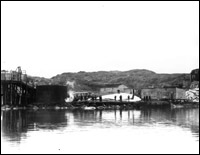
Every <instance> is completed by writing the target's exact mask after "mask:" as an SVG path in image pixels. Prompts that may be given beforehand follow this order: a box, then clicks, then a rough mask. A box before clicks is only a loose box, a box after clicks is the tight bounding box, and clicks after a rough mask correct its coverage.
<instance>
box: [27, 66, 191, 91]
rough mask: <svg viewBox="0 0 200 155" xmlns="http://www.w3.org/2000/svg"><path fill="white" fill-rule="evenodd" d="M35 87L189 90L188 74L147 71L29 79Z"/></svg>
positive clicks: (96, 89)
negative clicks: (111, 86) (114, 85)
mask: <svg viewBox="0 0 200 155" xmlns="http://www.w3.org/2000/svg"><path fill="white" fill-rule="evenodd" d="M31 80H32V81H33V82H34V83H36V84H37V85H46V84H56V85H67V84H69V87H71V89H73V90H75V91H94V92H96V91H99V89H100V88H101V87H104V86H105V85H106V84H108V83H109V84H110V83H111V84H114V83H120V84H124V85H126V86H128V87H130V88H134V89H142V88H147V87H149V86H154V87H167V86H178V87H182V86H183V87H184V88H189V85H190V74H184V73H183V74H157V73H155V72H153V71H149V70H145V69H143V70H139V69H135V70H130V71H98V72H84V71H81V72H78V73H71V72H67V73H62V74H59V75H56V76H54V77H52V78H50V79H47V78H41V77H31Z"/></svg>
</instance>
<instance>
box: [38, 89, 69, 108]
mask: <svg viewBox="0 0 200 155" xmlns="http://www.w3.org/2000/svg"><path fill="white" fill-rule="evenodd" d="M66 97H67V87H66V86H59V85H42V86H37V88H36V103H37V104H45V105H54V104H62V103H64V102H65V98H66Z"/></svg>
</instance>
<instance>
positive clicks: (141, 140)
mask: <svg viewBox="0 0 200 155" xmlns="http://www.w3.org/2000/svg"><path fill="white" fill-rule="evenodd" d="M1 153H82V154H83V153H133V154H134V153H181V154H183V153H186V154H187V153H199V109H198V108H196V109H184V108H183V109H170V108H165V109H160V108H159V109H142V110H129V111H128V110H122V111H121V110H116V111H115V110H110V111H109V110H103V111H97V110H37V111H34V110H13V111H1Z"/></svg>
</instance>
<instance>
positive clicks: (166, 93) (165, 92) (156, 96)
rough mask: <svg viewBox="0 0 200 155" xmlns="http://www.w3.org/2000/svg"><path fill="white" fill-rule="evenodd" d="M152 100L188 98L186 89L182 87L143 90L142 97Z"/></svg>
mask: <svg viewBox="0 0 200 155" xmlns="http://www.w3.org/2000/svg"><path fill="white" fill-rule="evenodd" d="M145 97H148V98H150V99H152V100H161V99H186V90H184V89H180V88H146V89H142V90H141V98H142V99H144V98H145Z"/></svg>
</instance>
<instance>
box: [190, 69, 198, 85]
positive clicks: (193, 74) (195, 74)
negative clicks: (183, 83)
mask: <svg viewBox="0 0 200 155" xmlns="http://www.w3.org/2000/svg"><path fill="white" fill-rule="evenodd" d="M190 76H191V82H193V81H199V69H194V70H192V71H191V73H190Z"/></svg>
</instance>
